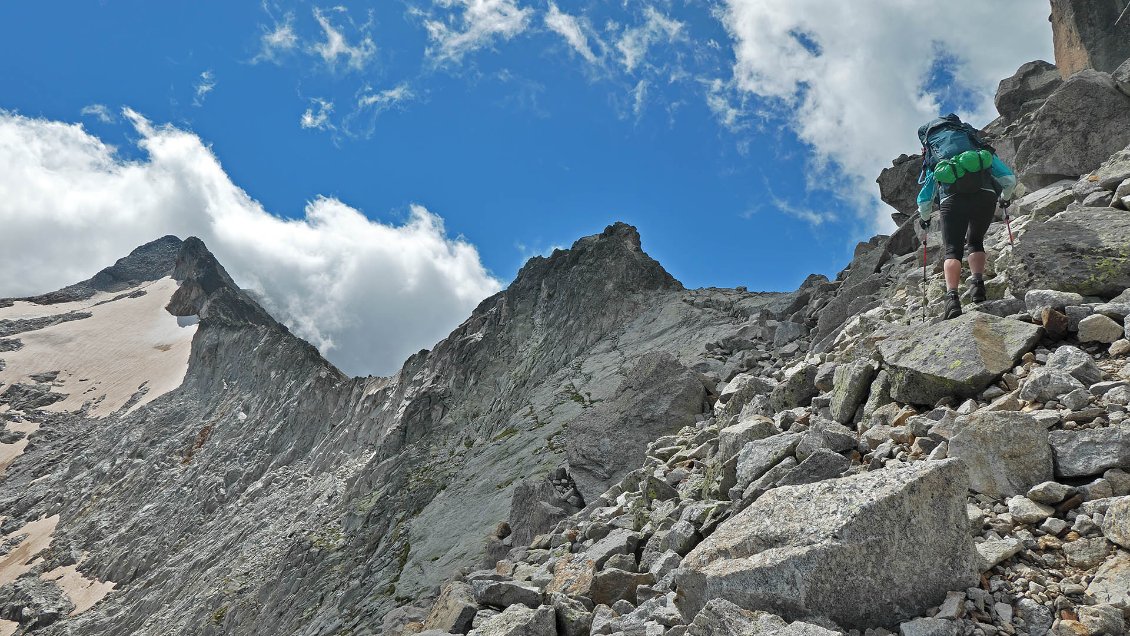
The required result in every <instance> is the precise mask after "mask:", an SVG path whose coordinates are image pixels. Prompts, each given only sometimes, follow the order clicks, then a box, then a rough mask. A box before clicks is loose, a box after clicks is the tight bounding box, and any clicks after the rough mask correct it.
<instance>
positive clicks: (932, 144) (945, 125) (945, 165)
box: [918, 113, 995, 197]
mask: <svg viewBox="0 0 1130 636" xmlns="http://www.w3.org/2000/svg"><path fill="white" fill-rule="evenodd" d="M918 139H919V140H920V141H921V142H922V172H921V174H920V175H919V177H918V182H919V183H925V181H926V174H927V171H930V172H932V173H934V179H935V181H936V182H937V183H938V186H939V187H940V188H942V189H943V193H942V196H943V197H944V196H946V195H948V194H951V193H970V192H977V191H979V190H983V189H986V188H989V189H993V188H994V186H993V182H992V175H991V171H990V170H989V169H988V168H989V167H990V166H992V163H993V155H994V154H995V150H994V149H993V147H992V146H990V145H989V144H988V143H986V142H985V140H984V139H983V138H982V137H981V133H980V132H978V130H977V129H976V128H974V127H973V126H970V125H969V124H967V123H965V122H963V121H961V119H960V118H959V117H958V116H957V115H954V114H953V113H950V114H949V115H946V116H945V117H939V118H938V119H935V120H934V121H931V122H929V123H927V124H925V125H923V126H922V127H921V128H919V129H918Z"/></svg>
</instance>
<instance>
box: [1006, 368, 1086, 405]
mask: <svg viewBox="0 0 1130 636" xmlns="http://www.w3.org/2000/svg"><path fill="white" fill-rule="evenodd" d="M1086 388H1087V387H1085V386H1083V383H1082V382H1080V381H1079V380H1076V379H1075V378H1074V377H1072V376H1071V374H1070V373H1068V372H1067V371H1064V370H1063V369H1058V368H1055V367H1050V366H1047V367H1039V368H1037V369H1035V370H1034V371H1032V373H1030V374H1029V375H1028V377H1027V378H1024V383H1023V384H1021V385H1020V399H1021V400H1024V401H1026V402H1033V401H1035V402H1048V401H1050V400H1055V399H1058V398H1059V397H1060V396H1062V395H1065V394H1067V393H1070V392H1072V391H1075V390H1076V389H1082V390H1084V391H1085V390H1086Z"/></svg>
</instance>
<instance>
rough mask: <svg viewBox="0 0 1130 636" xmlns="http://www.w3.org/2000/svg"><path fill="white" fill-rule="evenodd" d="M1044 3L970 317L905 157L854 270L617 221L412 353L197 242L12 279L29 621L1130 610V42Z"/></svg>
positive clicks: (421, 628)
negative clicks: (1048, 31) (244, 274)
mask: <svg viewBox="0 0 1130 636" xmlns="http://www.w3.org/2000/svg"><path fill="white" fill-rule="evenodd" d="M1052 4H1053V9H1054V13H1053V26H1054V27H1055V28H1056V30H1057V38H1059V39H1057V51H1060V50H1062V51H1063V59H1062V60H1061V59H1059V56H1058V55H1057V62H1063V64H1064V65H1062V66H1061V65H1059V64H1057V65H1053V64H1051V63H1048V62H1033V63H1031V64H1026V65H1024V66H1023V67H1021V68H1020V69H1019V70H1018V72H1017V74H1016V76H1014V77H1013V78H1009V79H1006V80H1005V81H1003V82H1002V83H1001V88H1000V92H999V93H998V95H997V100H996V103H997V104H998V107H999V109H1000V112H1001V117H1000V118H999V119H998V120H996V121H995V122H993V123H992V124H991V125H990V126H989V127H988V128H987V129H986V134H987V135H989V136H991V137H992V138H993V140H994V143H995V144H996V145H997V147H998V150H999V151H1000V153H1001V154H1002V156H1005V158H1006V159H1007V160H1008V161H1010V162H1012V161H1014V162H1015V163H1016V165H1017V167H1018V168H1019V175H1020V177H1021V181H1022V189H1021V192H1020V193H1019V199H1018V201H1017V203H1016V205H1015V206H1014V207H1013V208H1012V210H1011V212H1012V214H1013V215H1014V216H1012V217H1011V219H1010V222H1011V226H1010V227H1011V233H1012V238H1011V240H1010V235H1009V230H1008V226H1006V223H1005V219H1004V218H1003V216H1002V217H1001V218H999V219H998V220H997V221H996V222H994V223H993V225H992V226H991V227H990V231H989V234H988V236H987V240H986V247H987V249H988V252H989V259H988V270H987V272H986V288H987V292H988V297H989V298H988V300H987V301H986V302H983V303H980V304H979V305H977V306H973V305H972V304H971V303H970V302H969V299H968V298H965V299H964V302H965V314H964V315H963V316H962V317H960V318H958V319H955V320H951V321H942V320H941V315H942V311H943V304H944V299H943V295H944V292H945V289H944V286H943V285H944V284H943V282H942V276H941V260H940V253H939V252H938V251H937V248H936V246H937V245H939V244H940V241H939V240H937V237H934V236H931V237H930V240H929V242H928V245H929V248H930V249H929V250H928V251H927V255H926V256H927V270H926V276H925V278H924V277H923V264H922V253H921V243H920V240H921V237H919V236H917V235H916V227H917V226H916V223H915V221H914V220H912V219H910V218H908V215H909V214H912V213H913V212H914V207H913V202H912V198H913V195H914V193H915V190H916V184H914V183H912V181H913V180H914V179H915V177H916V175H917V165H918V163H917V161H916V160H915V158H913V157H905V156H904V157H900V158H899V159H898V160H896V162H895V164H894V166H893V167H892V168H891V169H889V170H887V171H885V172H884V173H883V175H881V176H880V179H879V183H880V186H881V192H882V193H883V196H884V198H885V200H887V201H888V202H889V203H890V204H891V205H892V207H893V209H894V210H895V212H894V213H893V214H894V218H895V219H896V220H898V221H900V223H901V225H900V227H899V229H898V230H897V231H894V232H893V233H892V234H890V235H880V236H876V237H874V238H873V239H871V240H869V241H866V242H863V243H860V244H859V246H858V247H857V248H856V250H855V254H854V257H853V259H852V260H851V262H850V263H849V264H848V265H847V267H846V268H845V269H844V270H843V271H842V272H840V273H839V275H838V276H837V277H836V278H835V279H834V280H828V279H827V278H825V277H823V276H816V275H814V276H811V277H809V278H808V279H807V280H806V281H805V282H804V283H803V284H802V285H801V286H800V288H799V289H797V290H796V291H794V292H791V293H753V292H749V291H747V290H745V289H743V288H738V289H697V290H689V289H685V288H684V287H683V286H682V285H681V284H680V283H679V282H678V281H677V280H675V279H674V278H673V277H672V276H671V275H669V274H668V273H667V272H666V271H665V270H664V269H663V267H662V266H661V265H660V264H659V263H658V262H656V261H655V260H654V259H652V258H651V257H649V256H648V255H647V253H646V252H645V251H644V249H643V243H642V242H641V237H640V236H639V234H638V233H637V232H636V230H635V229H634V228H632V227H630V226H628V225H625V224H621V223H616V224H613V225H611V226H609V227H608V228H606V229H605V230H604V231H603V232H601V233H600V234H596V235H593V236H588V237H585V238H582V239H580V240H578V241H577V242H576V243H574V244H573V245H572V246H571V247H570V248H569V249H567V250H557V251H555V252H554V253H553V254H552V255H550V256H548V257H535V258H534V259H531V260H530V261H529V262H528V263H527V264H526V265H525V266H524V267H523V268H522V269H521V271H520V272H519V273H518V275H517V277H516V278H515V280H514V281H513V282H512V283H511V285H510V286H509V288H507V289H506V290H505V291H502V292H500V293H498V294H496V295H494V296H492V297H490V298H488V299H486V300H484V301H483V302H482V303H481V304H480V305H479V306H478V307H477V308H476V309H475V310H474V312H472V314H471V315H470V316H469V317H468V318H467V319H466V321H465V322H464V323H463V324H461V325H460V326H459V327H458V328H457V329H455V331H454V332H452V333H451V335H449V336H448V337H447V338H446V339H444V340H443V341H441V342H439V343H438V344H436V345H435V346H434V347H433V348H432V349H430V350H424V351H420V352H418V353H416V354H414V355H413V356H411V357H410V358H409V359H408V360H407V361H406V362H405V363H404V366H403V367H402V368H401V369H400V370H399V371H398V372H397V373H395V374H393V375H391V376H389V377H364V378H350V377H347V376H345V375H344V374H342V373H341V372H340V371H338V370H337V369H336V368H334V366H333V365H331V364H330V363H328V362H327V361H326V360H325V359H323V358H322V356H321V355H319V353H318V351H317V350H316V349H314V348H313V347H312V346H311V345H309V344H308V343H306V342H304V341H303V340H301V339H299V338H297V337H296V336H294V335H293V334H292V333H290V331H289V330H288V329H287V328H286V327H285V326H283V325H281V324H279V323H278V322H276V320H275V319H274V318H273V317H272V316H271V315H270V314H269V313H268V312H267V311H265V310H264V309H263V308H262V307H260V305H259V304H258V303H257V302H256V299H255V297H254V296H253V295H251V294H249V293H247V292H245V291H243V290H241V289H240V288H239V287H238V286H237V285H236V283H235V281H233V279H232V278H231V277H230V276H229V275H228V274H227V273H226V271H225V270H224V267H223V265H222V264H221V263H220V262H219V261H218V260H217V259H216V258H215V257H214V256H213V255H212V254H211V253H210V252H209V251H208V248H207V246H206V245H205V244H204V243H202V242H201V241H199V240H198V239H195V238H192V237H188V238H185V239H184V240H181V239H179V238H176V237H164V238H161V239H158V240H156V241H154V242H152V243H150V244H147V245H144V246H141V247H139V248H138V249H137V250H135V251H134V252H133V253H131V254H129V255H127V256H125V257H124V258H122V259H121V260H119V261H118V262H117V263H116V264H114V265H112V266H111V267H108V268H107V269H106V270H103V271H102V272H100V273H99V274H98V275H96V276H94V277H93V278H91V279H90V280H88V281H84V282H80V283H77V284H75V285H71V286H69V287H66V288H64V289H62V290H59V291H58V292H55V293H49V294H44V295H40V296H36V297H33V298H13V299H3V300H0V425H2V428H0V634H2V635H4V636H10V635H12V634H21V635H23V634H43V635H59V636H62V635H75V636H79V635H96V634H99V635H100V634H139V635H152V636H157V635H162V636H163V635H170V634H178V635H180V634H184V635H188V634H194V635H195V634H202V635H219V634H248V635H260V634H262V635H276V634H280V635H281V634H287V635H290V634H293V635H302V636H314V635H319V636H320V635H326V636H329V635H346V634H350V635H364V634H370V635H377V634H381V635H387V636H400V635H404V634H429V635H432V636H443V635H449V634H474V635H476V636H503V635H506V636H519V635H522V636H586V635H590V634H602V635H610V636H612V635H615V636H629V635H631V636H739V635H742V636H748V635H757V634H766V635H768V634H781V635H783V634H797V635H801V634H808V635H832V634H853V635H859V636H881V635H889V634H895V633H897V634H900V635H901V636H926V635H952V636H956V635H962V636H972V635H982V636H996V635H998V634H1003V635H1008V636H1013V635H1029V636H1043V635H1045V634H1049V633H1050V634H1055V635H1059V634H1073V635H1094V636H1099V635H1112V636H1113V635H1118V634H1126V633H1130V631H1128V626H1130V593H1128V590H1130V525H1128V524H1130V415H1128V414H1127V413H1128V408H1130V357H1128V356H1130V252H1128V251H1127V250H1128V249H1130V247H1128V246H1130V162H1128V157H1130V137H1127V135H1128V134H1130V133H1128V131H1130V125H1127V123H1128V122H1127V120H1126V117H1127V113H1130V107H1128V105H1130V92H1127V88H1126V87H1127V85H1128V83H1127V79H1126V78H1127V72H1126V69H1128V68H1130V62H1127V63H1120V64H1116V63H1115V62H1114V61H1112V58H1111V56H1114V55H1116V54H1117V52H1118V51H1120V50H1122V49H1120V48H1119V47H1120V46H1123V45H1124V42H1125V41H1124V40H1117V39H1110V38H1105V37H1104V38H1099V39H1097V40H1094V41H1092V38H1091V36H1090V35H1088V34H1090V33H1092V32H1094V30H1095V29H1096V28H1099V27H1098V26H1096V24H1098V23H1095V22H1094V21H1093V20H1090V21H1088V19H1087V16H1088V15H1090V14H1086V13H1085V12H1083V11H1082V9H1080V8H1079V7H1081V6H1083V5H1096V6H1097V5H1103V7H1105V8H1104V9H1103V10H1109V9H1110V7H1109V6H1106V4H1103V3H1101V2H1098V0H1095V1H1094V2H1087V3H1066V2H1062V3H1061V2H1053V3H1052ZM1107 4H1117V2H1112V3H1107ZM1099 26H1101V24H1100V25H1099ZM1073 38H1074V39H1073ZM1061 41H1062V42H1063V43H1064V44H1063V47H1061V46H1059V43H1060V42H1061ZM1080 51H1081V52H1080ZM1067 62H1070V64H1069V65H1068V64H1067ZM911 132H912V131H909V132H908V135H909V134H911ZM935 231H936V230H935Z"/></svg>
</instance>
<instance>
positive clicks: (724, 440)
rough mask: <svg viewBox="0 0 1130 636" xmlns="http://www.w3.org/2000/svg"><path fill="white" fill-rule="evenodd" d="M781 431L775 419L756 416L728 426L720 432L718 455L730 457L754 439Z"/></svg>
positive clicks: (723, 457) (724, 457) (763, 437)
mask: <svg viewBox="0 0 1130 636" xmlns="http://www.w3.org/2000/svg"><path fill="white" fill-rule="evenodd" d="M778 432H779V431H778V430H777V427H776V426H774V425H773V420H770V419H769V418H767V417H761V416H755V417H752V418H749V419H745V420H742V421H740V422H738V423H737V424H734V425H733V426H727V427H726V428H724V429H722V430H721V431H719V433H718V456H719V457H721V458H722V459H729V458H731V457H733V456H734V455H737V454H738V453H739V452H741V450H742V447H743V446H745V445H746V444H748V443H749V442H752V441H754V440H759V439H765V438H766V437H771V436H773V435H775V434H777V433H778Z"/></svg>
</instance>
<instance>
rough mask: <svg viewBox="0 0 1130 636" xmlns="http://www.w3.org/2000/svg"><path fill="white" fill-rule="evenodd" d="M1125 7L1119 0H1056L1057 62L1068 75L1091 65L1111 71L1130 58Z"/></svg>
mask: <svg viewBox="0 0 1130 636" xmlns="http://www.w3.org/2000/svg"><path fill="white" fill-rule="evenodd" d="M1125 7H1126V4H1125V3H1124V2H1119V0H1052V15H1051V22H1052V37H1053V41H1054V43H1055V63H1056V66H1058V67H1059V69H1060V72H1061V73H1062V74H1063V76H1064V77H1067V76H1069V75H1071V74H1072V73H1075V72H1077V71H1079V70H1081V69H1087V68H1093V69H1098V70H1100V71H1106V72H1108V73H1109V72H1111V71H1113V70H1114V69H1115V68H1116V67H1118V65H1119V64H1121V63H1122V62H1123V61H1124V60H1126V58H1130V21H1128V20H1126V18H1125V16H1123V15H1122V13H1123V11H1124V9H1125ZM1119 18H1122V19H1121V20H1119Z"/></svg>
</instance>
